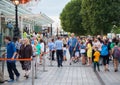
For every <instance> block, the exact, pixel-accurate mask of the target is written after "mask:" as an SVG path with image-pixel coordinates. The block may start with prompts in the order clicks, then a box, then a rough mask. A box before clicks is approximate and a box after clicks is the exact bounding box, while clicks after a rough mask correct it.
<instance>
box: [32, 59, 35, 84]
mask: <svg viewBox="0 0 120 85" xmlns="http://www.w3.org/2000/svg"><path fill="white" fill-rule="evenodd" d="M34 65H35V59H34V58H33V60H32V85H34V82H35V80H34V69H35V68H34Z"/></svg>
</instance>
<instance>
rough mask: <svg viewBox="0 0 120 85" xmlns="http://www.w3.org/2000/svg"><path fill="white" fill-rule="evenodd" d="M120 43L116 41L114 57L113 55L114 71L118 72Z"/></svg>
mask: <svg viewBox="0 0 120 85" xmlns="http://www.w3.org/2000/svg"><path fill="white" fill-rule="evenodd" d="M118 43H119V41H118V40H116V41H115V46H114V47H113V48H112V55H113V59H114V60H113V61H114V62H113V63H114V71H115V72H117V71H118V65H119V59H120V48H119V47H118Z"/></svg>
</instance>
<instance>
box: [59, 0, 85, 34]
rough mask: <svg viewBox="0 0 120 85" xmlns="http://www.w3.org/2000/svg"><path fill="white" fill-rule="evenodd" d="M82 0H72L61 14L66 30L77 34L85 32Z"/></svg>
mask: <svg viewBox="0 0 120 85" xmlns="http://www.w3.org/2000/svg"><path fill="white" fill-rule="evenodd" d="M80 11H81V0H71V1H70V2H69V3H68V4H67V5H66V6H65V8H64V9H63V11H62V13H61V14H60V19H61V25H62V28H63V30H64V31H67V32H74V33H75V34H77V35H82V34H85V29H83V27H82V24H81V23H82V17H81V15H80Z"/></svg>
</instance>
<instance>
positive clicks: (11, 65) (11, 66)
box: [5, 36, 20, 82]
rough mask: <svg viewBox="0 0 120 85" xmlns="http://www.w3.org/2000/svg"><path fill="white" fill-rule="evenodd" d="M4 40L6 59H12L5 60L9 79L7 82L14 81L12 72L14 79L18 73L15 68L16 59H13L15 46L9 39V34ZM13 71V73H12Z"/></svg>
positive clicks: (17, 76) (17, 77)
mask: <svg viewBox="0 0 120 85" xmlns="http://www.w3.org/2000/svg"><path fill="white" fill-rule="evenodd" d="M5 42H6V44H7V47H6V49H7V59H12V60H7V70H8V73H9V77H10V80H8V82H14V73H15V75H16V80H18V79H19V77H20V73H19V72H18V70H17V69H16V63H15V62H16V61H15V60H14V58H15V56H16V48H15V44H14V43H13V42H12V41H11V38H10V37H9V36H6V37H5ZM13 72H14V73H13Z"/></svg>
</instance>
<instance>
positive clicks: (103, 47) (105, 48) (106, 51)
mask: <svg viewBox="0 0 120 85" xmlns="http://www.w3.org/2000/svg"><path fill="white" fill-rule="evenodd" d="M100 54H101V55H102V56H107V55H108V46H107V45H103V46H102V50H101V53H100Z"/></svg>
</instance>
